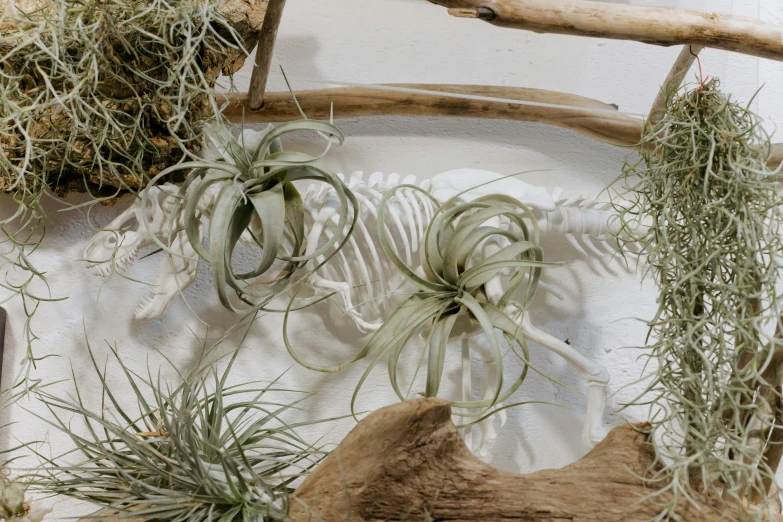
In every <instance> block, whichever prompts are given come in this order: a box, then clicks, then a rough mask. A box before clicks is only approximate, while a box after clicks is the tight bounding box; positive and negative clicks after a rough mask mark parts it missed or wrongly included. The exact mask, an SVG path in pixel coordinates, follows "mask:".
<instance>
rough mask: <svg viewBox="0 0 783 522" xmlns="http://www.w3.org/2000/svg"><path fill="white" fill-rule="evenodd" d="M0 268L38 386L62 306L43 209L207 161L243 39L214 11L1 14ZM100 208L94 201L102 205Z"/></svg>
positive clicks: (137, 7) (104, 4)
mask: <svg viewBox="0 0 783 522" xmlns="http://www.w3.org/2000/svg"><path fill="white" fill-rule="evenodd" d="M0 28H1V30H2V36H0V193H3V196H2V197H5V198H6V199H7V200H8V202H9V204H12V205H14V207H15V208H16V211H15V212H13V211H12V212H11V214H12V215H11V217H8V218H4V219H2V220H0V229H2V232H3V234H4V236H5V237H4V238H3V239H2V241H0V242H2V245H3V251H2V253H0V266H2V269H3V270H4V271H5V272H6V273H5V277H4V284H3V287H4V288H5V289H6V290H8V292H9V294H10V297H9V298H11V297H14V296H21V298H22V300H23V307H24V312H25V314H26V321H25V326H24V337H25V340H26V343H27V353H26V356H25V358H24V361H23V364H22V369H21V371H20V374H21V375H22V377H23V379H24V381H25V382H29V381H30V374H31V370H32V368H33V367H34V365H35V362H36V360H37V359H36V357H35V356H34V354H33V349H32V345H33V342H34V341H35V340H36V339H37V337H36V334H35V333H34V332H33V328H32V318H33V316H34V314H35V312H36V311H37V310H38V308H39V306H40V305H41V303H43V302H46V301H52V300H57V299H58V298H53V297H52V295H51V293H50V292H49V287H48V282H47V280H46V277H45V274H44V273H43V272H42V271H41V270H39V269H38V268H36V266H35V264H34V262H33V260H32V259H31V255H32V253H33V252H34V251H35V250H36V249H37V248H38V247H39V246H40V245H41V244H42V241H43V238H44V236H45V219H46V218H45V215H44V212H43V209H42V201H41V200H42V198H44V197H45V196H49V197H50V196H51V194H50V192H49V190H54V191H55V192H57V193H58V194H59V195H64V194H65V193H66V192H68V191H69V190H79V191H87V192H91V193H92V194H93V195H94V196H96V198H99V199H101V198H109V197H112V196H116V195H118V194H119V193H121V192H125V191H137V190H139V189H140V188H142V187H144V185H146V183H147V181H148V180H149V178H150V177H151V176H152V175H154V174H157V173H158V172H160V170H161V169H163V168H166V167H167V166H169V165H172V164H174V163H176V162H178V161H180V160H181V158H182V157H183V156H185V155H188V154H191V153H195V152H197V151H198V150H199V148H200V144H201V143H202V140H201V133H200V131H199V130H198V126H196V125H194V124H193V123H195V122H197V121H200V120H203V119H205V118H209V117H213V116H214V115H215V114H217V113H218V112H219V108H218V107H217V105H216V103H215V100H214V96H213V94H214V89H213V86H214V82H215V80H216V79H217V76H218V75H219V73H220V69H221V67H222V64H223V63H224V62H225V60H226V59H227V58H226V57H227V54H231V55H233V54H242V53H244V50H243V49H242V48H241V44H240V38H239V36H238V34H237V33H236V31H235V30H234V29H233V28H232V27H231V26H230V25H229V23H228V21H227V20H226V19H225V18H224V16H223V15H222V14H220V13H219V12H218V5H217V4H215V3H214V2H212V1H207V0H198V1H192V2H190V1H189V2H184V1H173V2H171V1H167V0H151V1H147V0H101V1H89V0H88V1H86V2H73V1H71V0H47V1H46V2H44V3H37V2H25V1H16V2H15V1H14V0H11V1H10V7H9V8H8V9H2V10H0ZM99 199H96V200H93V201H90V202H89V203H87V204H88V205H89V204H93V203H95V202H96V201H98V200H99Z"/></svg>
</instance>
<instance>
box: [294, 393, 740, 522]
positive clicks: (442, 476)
mask: <svg viewBox="0 0 783 522" xmlns="http://www.w3.org/2000/svg"><path fill="white" fill-rule="evenodd" d="M643 428H644V426H643V425H640V426H638V427H637V428H634V427H631V426H620V427H618V428H615V429H614V430H613V431H612V432H611V433H609V435H608V436H607V438H606V439H605V440H604V441H603V442H602V443H600V444H599V445H598V446H596V447H595V448H594V449H593V450H592V451H591V452H590V453H588V454H587V455H586V456H585V457H584V458H582V459H581V460H579V461H578V462H576V463H574V464H571V465H570V466H566V467H565V468H562V469H559V470H546V471H539V472H536V473H531V474H529V475H516V474H513V473H507V472H504V471H500V470H497V469H495V468H493V467H492V466H490V465H488V464H485V463H484V462H482V461H481V460H479V459H478V458H476V457H475V456H473V455H472V454H471V453H470V451H469V450H468V448H467V447H466V446H465V444H464V442H463V441H462V438H461V437H460V435H459V433H458V432H457V429H456V428H455V426H454V424H452V422H451V407H450V406H449V404H448V403H447V402H445V401H442V400H439V399H416V400H411V401H407V402H404V403H399V404H396V405H393V406H389V407H386V408H382V409H380V410H378V411H376V412H375V413H372V414H371V415H369V416H368V417H367V418H366V419H364V420H362V421H361V422H360V423H359V424H358V425H357V426H356V427H355V428H354V429H353V431H351V432H350V433H349V434H348V436H347V437H346V438H345V440H343V442H342V443H341V444H340V445H339V446H338V447H337V448H336V449H335V450H334V451H333V452H332V454H331V455H330V456H329V457H328V458H327V459H326V460H325V461H324V462H322V463H321V465H320V466H318V467H317V468H316V469H315V470H314V471H313V472H312V474H311V475H310V476H309V477H308V478H307V479H306V480H305V481H304V483H303V484H302V485H301V486H300V487H299V488H298V489H297V490H296V493H295V496H294V498H293V499H292V501H291V504H292V510H291V516H292V518H293V520H294V521H296V522H306V521H310V520H324V521H327V522H337V521H345V520H351V521H352V522H369V521H381V520H410V521H413V520H438V521H451V522H457V521H464V522H467V521H483V522H500V521H503V522H508V521H514V520H518V521H527V522H532V521H550V522H554V521H558V522H564V521H569V522H612V521H617V522H620V521H622V522H633V521H639V522H647V521H649V520H651V519H652V518H654V516H655V515H656V514H658V512H659V511H658V509H657V508H656V507H655V506H654V505H653V504H651V503H650V502H646V501H644V500H643V499H644V497H645V496H646V495H649V494H650V493H652V492H653V490H650V489H647V488H646V487H645V485H644V484H643V482H642V480H641V479H639V478H637V477H638V476H644V475H645V473H647V472H649V471H650V468H651V466H652V465H653V463H654V460H655V455H654V453H653V450H652V447H651V445H650V444H649V443H648V437H647V435H646V434H645V433H644V432H643ZM659 500H664V501H665V499H664V498H660V499H659ZM698 500H699V502H700V504H701V506H700V507H701V510H698V509H696V508H695V507H694V506H692V505H690V504H687V503H685V502H683V503H682V504H681V505H680V507H679V509H678V514H679V515H680V516H681V517H682V520H687V521H689V522H698V521H707V520H721V521H723V522H731V521H734V520H737V519H736V518H734V517H732V516H731V515H730V514H727V513H725V512H724V511H725V508H722V507H721V506H720V505H718V504H714V503H711V502H709V501H707V500H706V499H704V498H700V499H698ZM315 515H317V516H318V517H320V518H316V516H315Z"/></svg>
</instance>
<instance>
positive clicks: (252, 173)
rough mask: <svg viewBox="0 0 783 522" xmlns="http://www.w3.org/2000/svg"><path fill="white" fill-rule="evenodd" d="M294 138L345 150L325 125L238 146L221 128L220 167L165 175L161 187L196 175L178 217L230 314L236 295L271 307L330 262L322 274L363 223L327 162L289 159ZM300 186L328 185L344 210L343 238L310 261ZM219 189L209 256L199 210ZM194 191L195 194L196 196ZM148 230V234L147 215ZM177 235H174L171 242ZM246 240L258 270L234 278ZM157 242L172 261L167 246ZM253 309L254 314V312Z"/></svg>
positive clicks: (291, 126) (213, 135)
mask: <svg viewBox="0 0 783 522" xmlns="http://www.w3.org/2000/svg"><path fill="white" fill-rule="evenodd" d="M296 131H312V132H316V133H319V134H320V135H321V136H322V137H326V139H327V140H328V145H327V148H326V151H324V154H326V152H327V151H328V149H329V147H330V146H331V145H332V143H333V142H334V141H336V142H337V143H338V144H341V143H342V142H343V140H344V136H343V134H342V132H340V130H339V129H338V128H337V127H335V126H334V125H332V124H331V123H327V122H319V121H312V120H299V121H293V122H288V123H283V124H281V125H278V126H277V127H274V126H272V125H270V126H268V127H267V128H266V129H265V130H263V131H258V132H254V131H249V130H244V131H243V133H242V135H241V137H240V138H239V139H238V140H237V139H236V138H234V137H233V136H232V135H231V133H230V132H229V130H228V129H227V128H226V127H225V126H223V125H222V124H213V125H210V126H209V130H208V133H207V135H208V136H209V138H210V139H211V140H212V143H213V144H214V146H215V148H216V149H217V150H218V152H219V153H220V155H221V157H220V158H218V159H217V160H215V161H211V160H202V161H193V162H185V163H182V164H180V165H176V166H174V167H171V168H169V169H166V170H165V171H163V172H161V173H160V174H159V175H158V176H156V177H155V179H154V180H153V182H152V183H153V184H154V182H156V181H157V180H159V179H161V178H163V177H165V176H167V175H169V174H172V173H176V172H179V171H181V170H191V173H190V174H189V175H188V177H187V178H186V179H185V182H184V183H183V184H182V186H181V187H180V190H179V192H178V194H177V198H178V205H177V207H176V209H175V211H174V215H175V216H177V219H173V220H172V222H173V223H178V222H179V221H180V219H179V218H180V216H181V221H182V222H183V226H184V228H185V231H186V233H187V237H188V240H189V241H190V243H191V245H192V246H193V247H194V249H195V251H196V252H197V253H198V255H199V256H200V257H201V258H202V259H204V260H205V261H206V262H207V263H209V265H210V267H211V269H212V275H213V277H214V281H215V285H216V287H217V292H218V297H219V298H220V302H221V303H222V304H223V306H225V307H226V308H228V309H229V310H232V311H237V312H238V311H241V310H240V308H239V307H237V306H236V305H235V304H234V303H232V301H231V298H230V292H231V291H233V292H234V293H235V294H236V295H237V297H238V298H239V300H241V301H242V302H244V303H246V304H247V305H250V306H251V307H256V309H257V307H258V306H259V303H262V304H263V303H268V302H269V301H270V300H271V299H273V298H274V297H277V296H279V295H281V294H282V293H283V292H285V291H286V290H287V289H288V288H289V287H290V286H291V285H292V284H293V283H294V282H296V281H298V280H299V279H301V277H302V276H303V275H304V273H303V271H302V268H303V267H304V266H305V265H306V264H307V263H308V262H309V261H310V260H313V259H316V258H318V257H321V256H324V259H323V260H322V261H321V263H319V264H318V266H316V267H315V268H313V270H317V268H318V267H320V266H321V264H323V263H325V262H326V261H327V260H328V259H329V258H330V257H331V256H332V255H334V253H336V252H337V251H338V250H339V249H340V248H341V247H342V246H343V245H344V244H345V242H346V241H347V240H348V238H349V237H350V235H351V233H352V231H353V227H354V225H355V223H356V219H357V216H358V212H357V209H358V203H357V200H356V197H355V196H354V195H353V193H352V192H351V191H350V190H349V189H348V187H347V186H346V185H345V183H343V181H342V180H341V179H340V178H339V177H338V176H337V174H335V173H334V172H332V170H331V169H329V168H328V167H327V166H326V165H325V164H324V163H323V162H322V161H321V157H320V156H319V157H314V156H310V155H308V154H304V153H300V152H285V151H283V146H282V143H281V141H280V138H281V137H283V136H284V135H285V134H288V133H291V132H296ZM295 181H310V182H319V183H326V184H328V185H330V186H331V187H332V188H333V189H334V191H335V194H336V195H337V197H338V199H339V202H340V209H339V220H338V223H337V228H336V229H337V230H339V231H341V232H342V233H341V235H340V237H335V238H334V242H333V243H330V244H326V245H323V246H322V247H319V248H318V249H317V250H315V251H314V252H309V253H306V252H305V251H304V250H305V236H304V234H305V230H304V212H305V211H304V206H303V203H302V197H301V195H300V194H299V191H298V190H297V189H296V187H295V186H294V182H295ZM214 185H218V186H220V191H219V192H218V194H217V197H216V198H215V201H214V205H213V207H212V214H211V215H210V220H209V250H207V248H206V247H205V246H204V242H203V240H202V238H201V233H200V229H201V215H200V213H199V212H198V206H199V202H200V201H201V199H202V198H203V197H205V194H206V193H207V191H208V190H209V189H210V188H211V187H213V186H214ZM191 187H193V188H192V189H191ZM146 198H147V192H146V191H145V192H144V194H143V204H142V208H146V207H147V205H146ZM142 220H143V221H144V223H145V226H148V227H149V222H148V221H147V218H146V215H145V214H144V213H142ZM176 232H177V230H172V234H173V233H176ZM243 234H246V235H249V236H250V237H251V238H252V240H253V242H254V243H255V244H256V245H257V246H258V247H260V248H261V249H262V251H261V254H260V257H259V260H258V266H257V267H256V268H255V269H254V270H251V271H250V272H246V273H235V272H234V269H233V267H232V266H231V263H232V259H233V255H234V251H235V250H236V248H237V244H238V242H239V240H240V238H241V237H242V236H243ZM156 242H157V243H158V244H159V245H160V246H161V248H163V249H164V250H167V251H169V253H170V255H177V254H176V253H173V252H171V251H170V250H169V245H166V244H164V243H163V242H162V241H160V240H158V239H156ZM277 260H280V261H281V262H282V266H281V267H280V269H279V270H278V271H277V273H276V274H275V275H274V276H270V275H269V273H268V272H269V271H270V269H272V268H273V264H274V263H275V261H277ZM251 309H252V308H251Z"/></svg>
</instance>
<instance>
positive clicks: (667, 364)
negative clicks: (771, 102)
mask: <svg viewBox="0 0 783 522" xmlns="http://www.w3.org/2000/svg"><path fill="white" fill-rule="evenodd" d="M642 150H643V151H644V152H643V154H642V159H641V161H639V162H638V163H636V164H630V165H627V166H626V168H625V171H624V173H623V175H622V176H621V178H620V182H621V183H622V185H623V188H624V190H621V191H620V192H621V194H622V196H623V198H622V199H620V200H617V207H618V209H619V210H620V212H621V220H622V222H623V223H622V224H623V225H624V227H623V233H625V231H634V230H636V231H637V233H636V234H635V237H633V238H631V240H632V241H633V240H638V241H639V242H640V243H641V244H642V245H643V246H644V247H645V249H646V262H647V265H646V270H647V273H648V274H649V275H651V276H652V278H653V279H654V280H655V282H656V285H657V287H658V291H659V298H658V311H657V314H656V316H655V317H654V318H652V320H651V321H650V323H649V325H650V339H651V344H650V346H647V347H646V348H645V356H647V357H649V359H650V363H651V364H649V365H648V367H647V369H648V370H649V373H648V375H646V376H645V377H646V378H648V379H649V386H648V388H647V390H646V392H645V394H644V395H643V396H641V397H640V398H639V399H638V400H637V401H636V404H649V405H650V409H651V412H650V418H651V422H652V424H653V427H654V435H655V440H656V446H657V447H656V449H657V452H658V454H659V455H660V456H661V457H662V460H663V463H664V464H665V470H664V471H663V472H662V473H661V474H660V475H658V477H657V478H658V479H659V480H658V481H657V484H658V485H659V486H660V487H661V488H662V489H663V490H664V491H667V490H668V491H671V492H673V493H674V495H673V497H671V498H673V500H672V502H671V503H666V504H664V505H662V506H661V510H662V511H661V517H660V519H661V520H668V519H669V517H670V516H673V513H674V506H675V503H676V500H677V499H678V498H680V497H686V498H688V497H689V496H690V494H691V492H693V491H698V492H703V493H708V494H712V495H714V496H716V497H718V498H722V499H723V500H725V501H727V503H728V504H729V505H730V506H733V507H749V506H752V505H758V508H759V509H743V510H742V511H743V513H742V515H743V517H745V516H747V517H751V518H754V519H755V518H757V517H758V518H759V519H761V518H763V515H764V514H768V513H769V512H771V511H772V506H773V503H771V502H769V501H768V492H769V489H770V486H771V485H772V484H774V475H775V471H776V469H777V466H778V463H779V459H780V451H781V449H783V448H781V447H780V445H779V443H780V441H781V429H783V426H782V425H781V423H780V414H781V407H780V406H781V401H780V397H781V396H780V384H781V382H780V381H781V377H780V375H781V371H780V370H781V369H782V368H781V356H783V352H782V351H781V350H783V343H781V340H780V326H781V325H780V316H781V312H782V311H783V309H782V307H781V295H780V293H779V290H778V282H779V280H780V276H781V273H782V272H783V242H781V236H780V233H781V231H782V230H783V227H781V224H783V219H782V218H783V216H782V215H781V206H780V205H781V203H783V199H781V196H780V194H779V187H778V183H777V180H776V177H777V176H776V174H777V172H772V171H770V170H768V169H767V160H768V158H769V154H770V136H769V135H768V134H767V133H766V132H765V131H764V129H763V128H762V126H761V120H760V118H759V117H758V116H757V115H755V114H754V113H752V112H751V111H750V110H748V108H747V107H746V106H744V105H740V104H738V103H736V102H735V101H733V100H732V99H731V98H730V97H728V96H727V95H725V94H723V93H721V92H720V90H719V83H718V81H717V80H712V81H710V82H707V83H706V84H704V85H700V86H699V87H698V88H696V89H693V90H690V91H685V92H679V93H676V94H674V95H672V96H671V97H670V98H669V100H668V102H667V106H666V116H665V117H664V118H663V119H662V120H661V121H660V122H659V123H656V124H655V125H651V126H649V127H648V129H647V133H646V136H645V137H644V139H643V143H642ZM640 222H641V224H642V225H643V226H641V227H637V225H638V224H639V223H640ZM776 332H777V333H776ZM776 418H777V419H778V420H777V421H776ZM658 498H661V497H655V498H654V499H653V501H655V500H656V499H658Z"/></svg>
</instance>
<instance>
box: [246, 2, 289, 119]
mask: <svg viewBox="0 0 783 522" xmlns="http://www.w3.org/2000/svg"><path fill="white" fill-rule="evenodd" d="M284 7H285V0H268V4H267V8H266V15H265V17H264V26H263V28H262V29H261V38H260V40H259V41H258V45H257V46H256V60H255V65H254V67H253V74H252V75H251V76H250V87H249V88H248V98H249V105H250V108H252V109H253V110H255V109H258V108H260V107H261V106H262V105H263V104H264V91H265V90H266V82H267V80H268V79H269V68H270V67H271V65H272V54H274V51H275V40H276V39H277V30H278V29H279V28H280V20H281V19H282V18H283V8H284Z"/></svg>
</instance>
